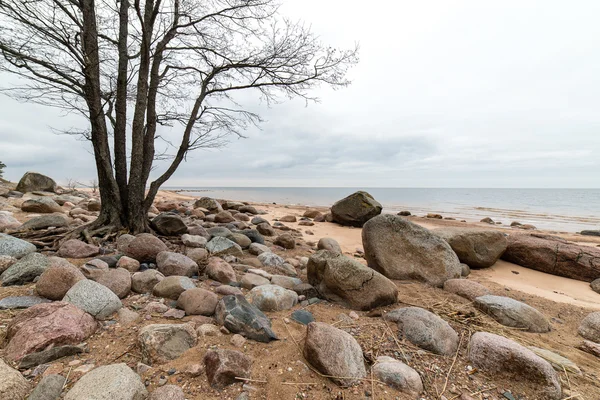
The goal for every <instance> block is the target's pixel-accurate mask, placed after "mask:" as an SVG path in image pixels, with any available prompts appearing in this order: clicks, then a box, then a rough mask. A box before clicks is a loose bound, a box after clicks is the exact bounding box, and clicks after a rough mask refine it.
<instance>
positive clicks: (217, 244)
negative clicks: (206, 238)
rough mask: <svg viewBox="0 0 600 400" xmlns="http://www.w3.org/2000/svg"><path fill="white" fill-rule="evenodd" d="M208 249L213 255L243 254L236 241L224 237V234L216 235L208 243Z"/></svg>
mask: <svg viewBox="0 0 600 400" xmlns="http://www.w3.org/2000/svg"><path fill="white" fill-rule="evenodd" d="M206 250H208V251H209V252H210V254H211V255H213V256H226V255H232V256H242V255H243V254H244V253H243V252H242V248H241V247H240V246H239V245H238V244H237V243H235V242H233V241H231V240H229V239H227V238H224V237H223V236H215V237H213V238H212V239H211V240H210V242H208V243H207V244H206Z"/></svg>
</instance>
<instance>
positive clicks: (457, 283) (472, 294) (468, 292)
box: [444, 279, 490, 301]
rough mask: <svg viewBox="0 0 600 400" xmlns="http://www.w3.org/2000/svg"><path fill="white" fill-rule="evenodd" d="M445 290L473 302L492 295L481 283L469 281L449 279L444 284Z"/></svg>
mask: <svg viewBox="0 0 600 400" xmlns="http://www.w3.org/2000/svg"><path fill="white" fill-rule="evenodd" d="M444 290H445V291H447V292H450V293H454V294H457V295H459V296H461V297H464V298H465V299H468V300H471V301H473V300H475V298H476V297H481V296H485V295H488V294H490V291H489V290H488V288H486V287H485V286H483V285H482V284H481V283H477V282H475V281H470V280H467V279H449V280H447V281H446V282H444Z"/></svg>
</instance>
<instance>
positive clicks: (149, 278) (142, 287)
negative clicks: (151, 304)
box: [131, 269, 165, 293]
mask: <svg viewBox="0 0 600 400" xmlns="http://www.w3.org/2000/svg"><path fill="white" fill-rule="evenodd" d="M163 279H165V276H164V275H163V274H161V273H160V272H158V271H157V270H155V269H147V270H145V271H141V272H136V273H135V274H133V275H132V276H131V290H133V291H134V292H136V293H152V289H154V286H156V285H157V284H158V282H160V281H162V280H163Z"/></svg>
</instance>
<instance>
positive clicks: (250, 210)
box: [238, 205, 258, 215]
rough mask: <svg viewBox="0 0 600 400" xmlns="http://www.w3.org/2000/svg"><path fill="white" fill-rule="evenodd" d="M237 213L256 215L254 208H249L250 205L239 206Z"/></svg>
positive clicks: (256, 211)
mask: <svg viewBox="0 0 600 400" xmlns="http://www.w3.org/2000/svg"><path fill="white" fill-rule="evenodd" d="M238 211H239V212H243V213H246V214H250V215H257V214H258V210H257V209H256V208H254V206H251V205H245V206H241V207H240V208H238Z"/></svg>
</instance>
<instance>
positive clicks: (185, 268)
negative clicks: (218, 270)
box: [156, 251, 198, 277]
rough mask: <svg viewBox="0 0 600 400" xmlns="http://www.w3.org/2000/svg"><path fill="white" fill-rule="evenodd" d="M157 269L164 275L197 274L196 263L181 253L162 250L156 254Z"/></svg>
mask: <svg viewBox="0 0 600 400" xmlns="http://www.w3.org/2000/svg"><path fill="white" fill-rule="evenodd" d="M156 265H157V268H158V270H159V271H160V272H161V273H162V274H163V275H164V276H171V275H178V276H189V277H191V276H194V275H197V274H198V264H196V262H195V261H194V260H192V259H191V258H189V257H187V256H184V255H183V254H179V253H173V252H171V251H162V252H160V253H158V255H157V256H156Z"/></svg>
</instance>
